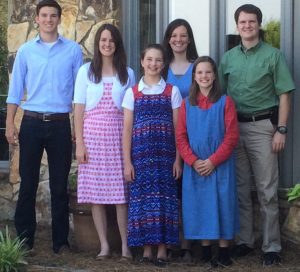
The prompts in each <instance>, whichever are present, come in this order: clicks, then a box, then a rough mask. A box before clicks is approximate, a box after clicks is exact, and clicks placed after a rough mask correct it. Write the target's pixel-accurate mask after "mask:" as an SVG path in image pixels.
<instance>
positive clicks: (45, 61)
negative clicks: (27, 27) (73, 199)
mask: <svg viewBox="0 0 300 272" xmlns="http://www.w3.org/2000/svg"><path fill="white" fill-rule="evenodd" d="M61 11H62V10H61V7H60V6H59V4H58V3H57V2H56V1H54V0H42V1H40V2H39V3H38V5H37V8H36V14H37V15H36V23H37V24H38V25H39V35H38V37H36V38H35V39H33V40H31V41H28V42H27V43H25V44H24V45H22V46H21V47H20V48H19V50H18V53H17V56H16V59H15V62H14V66H13V71H12V76H11V82H10V88H9V93H8V98H7V119H6V138H7V141H8V142H9V143H10V144H13V145H16V144H19V145H20V165H19V171H20V176H21V184H20V191H19V198H18V201H17V206H16V213H15V226H16V230H17V234H18V236H19V237H20V238H25V239H26V246H27V247H28V249H32V248H33V244H34V233H35V229H36V214H35V199H36V192H37V188H38V183H39V173H40V164H41V158H42V155H43V151H44V150H45V151H46V152H47V156H48V164H49V176H50V178H49V186H50V193H51V214H52V240H53V251H54V252H55V253H60V252H62V250H63V249H65V248H68V247H69V243H68V232H69V214H68V193H67V181H68V175H69V170H70V165H71V153H72V142H71V128H70V120H69V112H70V111H71V109H72V97H73V87H74V81H75V78H76V74H77V71H78V69H79V67H80V66H81V64H82V52H81V49H80V47H79V45H78V44H77V43H75V42H73V41H70V40H67V39H65V38H64V37H62V36H60V35H59V34H58V25H59V24H60V19H61ZM25 91H26V93H25ZM25 94H26V101H24V103H22V104H21V100H22V99H23V97H24V95H25ZM19 106H20V107H21V108H22V109H23V110H24V116H23V119H22V123H21V127H20V133H18V130H17V128H16V126H15V124H14V119H15V115H16V111H17V108H18V107H19Z"/></svg>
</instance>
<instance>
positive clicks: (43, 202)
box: [0, 0, 121, 224]
mask: <svg viewBox="0 0 300 272" xmlns="http://www.w3.org/2000/svg"><path fill="white" fill-rule="evenodd" d="M1 1H3V0H1ZM4 1H5V0H4ZM37 2H38V0H8V15H9V25H8V30H7V46H8V51H9V56H8V65H9V72H11V70H12V66H13V62H14V58H15V55H16V52H17V50H18V48H19V47H20V46H21V45H22V44H23V43H24V42H26V41H28V40H30V39H32V38H34V37H35V36H36V35H37V34H38V29H37V26H36V24H35V22H34V17H35V7H36V4H37ZM58 2H59V4H60V5H61V6H62V8H63V12H62V20H61V24H60V26H59V33H61V34H62V35H63V36H64V37H66V38H69V39H71V40H74V41H76V42H78V43H79V44H80V45H81V48H82V51H83V53H84V58H85V60H88V59H90V58H91V57H92V55H93V40H94V35H95V33H96V31H97V29H98V28H99V27H100V25H102V24H103V23H112V24H114V25H117V26H118V25H119V24H120V17H121V6H120V1H117V0H58ZM24 99H26V98H24ZM21 119H22V111H21V110H18V112H17V116H16V123H17V124H18V125H19V124H20V121H21ZM10 153H11V167H10V177H9V181H7V182H5V183H3V184H1V188H0V207H1V212H0V220H3V219H12V218H13V214H14V209H15V204H16V200H17V198H18V191H19V185H20V177H19V173H18V161H19V149H18V147H16V148H12V149H11V152H10ZM75 170H76V163H75V162H74V163H73V164H72V170H71V172H74V171H75ZM36 200H37V205H36V212H37V221H38V222H41V223H46V224H49V223H50V221H51V216H50V193H49V175H48V166H47V156H46V154H44V156H43V159H42V165H41V170H40V184H39V188H38V194H37V199H36Z"/></svg>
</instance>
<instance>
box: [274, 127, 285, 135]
mask: <svg viewBox="0 0 300 272" xmlns="http://www.w3.org/2000/svg"><path fill="white" fill-rule="evenodd" d="M276 130H277V131H278V132H279V133H280V134H287V132H288V129H287V127H285V126H279V127H277V129H276Z"/></svg>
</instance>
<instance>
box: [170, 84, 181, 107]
mask: <svg viewBox="0 0 300 272" xmlns="http://www.w3.org/2000/svg"><path fill="white" fill-rule="evenodd" d="M171 99H172V109H177V108H180V106H181V103H182V96H181V94H180V91H179V89H178V87H177V86H173V89H172V98H171Z"/></svg>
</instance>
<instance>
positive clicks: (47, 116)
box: [24, 110, 69, 122]
mask: <svg viewBox="0 0 300 272" xmlns="http://www.w3.org/2000/svg"><path fill="white" fill-rule="evenodd" d="M24 116H28V117H31V118H34V119H38V120H41V121H44V122H48V121H62V120H67V119H69V113H68V112H66V113H40V112H35V111H28V110H25V111H24Z"/></svg>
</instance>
